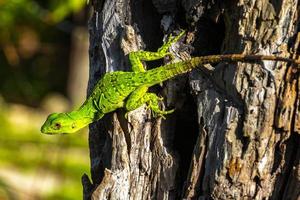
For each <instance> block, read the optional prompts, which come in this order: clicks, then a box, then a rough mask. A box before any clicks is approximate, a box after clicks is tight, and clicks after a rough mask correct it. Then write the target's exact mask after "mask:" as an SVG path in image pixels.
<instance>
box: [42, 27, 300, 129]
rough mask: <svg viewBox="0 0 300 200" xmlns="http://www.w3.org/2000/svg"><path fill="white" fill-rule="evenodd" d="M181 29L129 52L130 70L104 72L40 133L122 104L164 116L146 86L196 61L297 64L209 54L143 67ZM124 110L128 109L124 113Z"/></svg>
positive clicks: (163, 52)
mask: <svg viewBox="0 0 300 200" xmlns="http://www.w3.org/2000/svg"><path fill="white" fill-rule="evenodd" d="M183 34H184V32H182V33H180V34H179V35H178V36H176V37H172V36H170V37H169V39H168V41H167V42H166V43H164V44H163V46H162V47H160V48H159V49H158V51H157V52H147V51H137V52H131V53H130V54H129V60H130V63H131V65H132V72H123V71H115V72H110V73H106V74H105V75H104V76H103V77H102V79H100V80H99V81H98V83H97V84H96V86H95V87H94V89H93V92H92V94H91V95H90V96H89V97H88V98H87V100H86V101H85V102H84V103H83V105H82V106H81V107H80V108H79V109H77V110H74V111H71V112H66V113H53V114H50V115H49V116H48V118H47V120H46V122H45V123H44V124H43V126H42V128H41V132H42V133H46V134H57V133H73V132H76V131H78V130H80V129H81V128H83V127H85V126H87V125H88V124H90V123H92V122H94V121H97V120H99V119H101V118H102V117H103V116H104V115H105V114H106V113H109V112H112V111H115V110H116V109H118V108H123V107H125V109H126V110H127V111H128V112H129V111H132V110H135V109H136V108H138V107H140V106H142V105H143V104H145V103H146V104H147V105H148V108H150V109H151V110H152V112H154V113H155V114H157V115H159V116H163V115H165V114H169V113H172V112H173V110H168V111H164V110H161V109H160V108H159V101H161V100H162V98H161V97H158V96H157V95H156V94H154V93H150V92H147V90H148V88H149V87H151V86H153V85H155V84H159V83H161V82H163V81H166V80H168V79H170V78H172V77H174V76H176V75H178V74H182V73H186V72H189V71H191V70H192V69H194V68H196V67H197V66H199V65H203V64H206V63H217V62H222V61H255V60H274V61H284V62H291V63H294V64H297V65H298V64H300V62H299V61H298V62H297V61H295V60H293V59H289V58H284V57H276V56H272V55H270V56H264V55H242V54H229V55H211V56H202V57H194V58H191V59H189V60H186V61H180V62H177V63H171V64H166V65H164V66H160V67H158V68H154V69H151V70H147V71H146V70H145V68H144V66H143V64H142V62H141V61H142V60H143V61H151V60H157V59H161V58H163V57H165V56H172V55H171V53H169V52H168V49H169V47H170V46H171V45H172V43H175V42H176V41H177V40H178V39H179V38H180V37H181V36H182V35H183ZM126 114H127V113H126Z"/></svg>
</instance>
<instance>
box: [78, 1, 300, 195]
mask: <svg viewBox="0 0 300 200" xmlns="http://www.w3.org/2000/svg"><path fill="white" fill-rule="evenodd" d="M92 6H93V9H94V10H93V15H92V18H91V20H90V26H89V27H90V81H89V88H90V90H91V88H92V87H93V85H94V84H95V82H96V80H97V79H99V78H100V77H101V75H103V74H104V73H105V72H108V71H116V70H130V65H129V62H128V58H127V57H126V56H127V54H128V53H129V52H131V51H135V50H137V49H147V50H151V51H155V50H156V49H157V48H158V47H159V46H160V45H161V43H162V40H163V36H166V35H167V33H170V32H172V31H174V30H178V28H179V27H181V28H183V29H186V30H187V32H188V33H187V36H186V37H185V38H184V40H183V41H181V42H180V45H175V46H174V47H173V48H172V50H173V51H174V52H175V53H176V52H178V51H180V52H185V53H184V54H183V53H176V55H177V56H179V57H184V56H183V55H186V54H191V55H192V56H193V55H208V54H218V53H221V54H226V53H245V54H248V53H257V54H276V55H281V56H289V57H293V54H295V53H296V52H297V50H298V45H299V42H300V35H299V34H298V33H297V31H298V29H297V25H298V24H299V17H298V13H297V10H299V5H298V1H297V0H289V1H287V0H278V1H266V0H256V1H250V0H239V1H212V0H203V1H200V0H198V1H197V0H193V1H192V0H186V1H181V2H179V1H175V0H168V1H160V0H153V1H152V2H151V1H146V0H137V1H129V0H111V1H100V0H98V1H97V0H94V1H92ZM297 34H298V35H297ZM162 63H163V61H160V62H154V63H153V64H150V63H149V64H147V68H151V67H157V66H159V65H160V64H162ZM211 67H212V68H214V70H213V71H214V72H213V73H212V74H205V73H203V71H201V70H200V71H199V70H194V71H193V72H191V73H190V74H187V75H182V76H178V77H176V78H174V79H172V80H169V81H167V82H166V83H164V84H163V85H161V86H157V87H154V88H153V90H154V91H155V92H156V93H157V94H160V95H162V96H164V97H165V106H166V107H167V108H171V107H175V108H176V112H175V113H174V114H171V115H169V116H167V119H166V120H162V119H157V118H153V117H152V116H151V113H150V111H149V110H147V109H146V107H141V108H139V109H137V110H135V111H133V112H131V113H130V114H129V118H128V121H127V120H126V119H125V118H124V113H125V111H124V110H122V109H120V110H118V111H117V112H115V113H112V114H109V115H107V116H105V117H104V119H103V120H100V121H99V122H98V123H95V124H93V125H91V126H90V135H89V143H90V152H91V154H90V156H91V174H92V177H91V178H92V183H90V182H89V180H88V178H87V176H86V175H85V176H83V186H84V198H85V199H210V198H212V199H297V198H298V197H299V191H300V188H299V187H300V175H299V174H300V173H299V171H300V163H299V156H300V152H299V151H300V149H299V148H298V146H299V145H300V144H299V143H300V140H299V134H300V101H299V96H300V79H299V71H297V70H296V69H295V68H293V67H292V66H290V65H288V64H286V63H281V62H277V63H276V62H267V61H261V62H258V63H229V64H228V63H220V64H218V65H215V66H211ZM199 68H200V67H199ZM90 90H89V91H90Z"/></svg>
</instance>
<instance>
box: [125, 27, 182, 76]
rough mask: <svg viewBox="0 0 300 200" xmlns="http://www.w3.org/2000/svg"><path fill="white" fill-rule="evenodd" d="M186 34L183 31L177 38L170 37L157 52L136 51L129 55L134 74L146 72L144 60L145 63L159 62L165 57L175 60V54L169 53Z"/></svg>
mask: <svg viewBox="0 0 300 200" xmlns="http://www.w3.org/2000/svg"><path fill="white" fill-rule="evenodd" d="M184 33H185V32H184V31H182V32H181V33H180V34H179V35H177V36H172V35H171V36H170V37H169V38H168V40H167V41H166V42H165V43H164V44H163V45H162V46H161V47H160V48H159V49H158V50H157V52H150V51H135V52H131V53H129V61H130V63H131V66H132V71H134V72H145V68H144V66H143V63H142V60H144V61H151V60H158V59H161V58H163V57H165V56H170V57H171V59H173V57H174V56H173V54H172V53H170V52H168V49H169V48H170V46H171V45H172V44H173V43H175V42H177V41H178V40H179V38H181V37H182V36H183V34H184Z"/></svg>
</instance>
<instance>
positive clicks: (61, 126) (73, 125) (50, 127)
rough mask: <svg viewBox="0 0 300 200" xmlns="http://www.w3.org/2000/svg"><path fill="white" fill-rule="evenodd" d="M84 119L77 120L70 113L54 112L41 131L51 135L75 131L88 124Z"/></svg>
mask: <svg viewBox="0 0 300 200" xmlns="http://www.w3.org/2000/svg"><path fill="white" fill-rule="evenodd" d="M82 122H84V120H75V119H73V118H72V117H71V115H70V114H69V113H52V114H50V115H49V116H48V118H47V120H46V121H45V123H44V124H43V126H42V128H41V132H42V133H45V134H49V135H53V134H58V133H73V132H76V131H78V130H79V129H81V128H83V127H84V126H86V125H87V124H86V123H82Z"/></svg>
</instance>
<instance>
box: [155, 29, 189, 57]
mask: <svg viewBox="0 0 300 200" xmlns="http://www.w3.org/2000/svg"><path fill="white" fill-rule="evenodd" d="M184 33H185V31H184V30H183V31H181V32H180V33H179V35H177V36H173V35H170V36H169V38H168V40H167V41H166V42H164V44H163V45H162V46H161V47H160V48H159V49H158V50H157V52H160V53H167V51H168V49H169V48H170V46H171V45H172V44H173V43H175V42H177V41H178V40H179V39H180V38H181V37H182V36H183V35H184ZM168 55H169V54H168Z"/></svg>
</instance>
